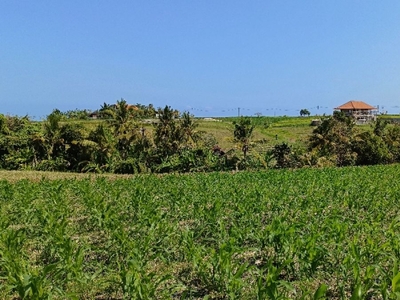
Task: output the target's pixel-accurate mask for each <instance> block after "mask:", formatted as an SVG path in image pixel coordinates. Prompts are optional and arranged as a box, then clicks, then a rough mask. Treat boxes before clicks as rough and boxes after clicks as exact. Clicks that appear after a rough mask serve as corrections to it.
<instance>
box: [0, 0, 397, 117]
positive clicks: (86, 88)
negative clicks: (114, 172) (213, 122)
mask: <svg viewBox="0 0 400 300" xmlns="http://www.w3.org/2000/svg"><path fill="white" fill-rule="evenodd" d="M121 98H124V99H125V100H127V101H128V103H131V104H135V103H140V104H145V105H148V104H150V103H152V104H153V105H154V106H156V107H163V106H165V105H170V106H172V107H173V108H176V109H178V110H188V111H189V112H191V113H193V114H194V115H195V116H206V115H207V116H225V115H237V111H238V108H239V107H240V108H241V113H242V114H244V115H254V113H257V112H260V113H262V114H263V115H274V114H275V115H285V114H286V115H298V113H299V112H298V111H299V110H300V109H302V108H307V109H309V110H310V111H311V113H312V114H317V113H319V114H321V113H329V114H330V113H332V109H333V108H334V107H336V106H339V105H341V104H343V103H345V102H347V101H349V100H363V101H365V102H367V103H368V104H371V105H374V106H377V105H379V106H380V108H381V110H382V107H383V110H387V111H388V112H390V113H400V1H399V0H382V1H377V0H263V1H251V0H249V1H243V0H242V1H235V0H229V1H228V0H223V1H222V0H207V1H205V0H199V1H195V0H193V1H192V0H180V1H175V0H171V1H161V0H159V1H152V0H143V1H135V0H126V1H125V0H124V1H118V0H115V1H111V0H109V1H105V0H96V1H90V0H87V1H82V0H68V1H57V0H48V1H44V0H35V1H32V0H18V1H17V0H1V1H0V113H3V114H12V115H25V114H28V115H30V116H32V117H35V118H42V117H44V116H45V115H47V114H49V113H50V112H51V111H52V110H53V109H54V108H58V109H60V110H62V111H66V110H73V109H76V108H78V109H91V110H95V109H97V108H99V107H100V105H101V104H103V103H104V102H106V103H108V104H111V103H115V102H116V100H118V99H121Z"/></svg>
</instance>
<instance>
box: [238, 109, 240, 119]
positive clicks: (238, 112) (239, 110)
mask: <svg viewBox="0 0 400 300" xmlns="http://www.w3.org/2000/svg"><path fill="white" fill-rule="evenodd" d="M238 117H240V107H238Z"/></svg>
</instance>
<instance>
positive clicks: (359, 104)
mask: <svg viewBox="0 0 400 300" xmlns="http://www.w3.org/2000/svg"><path fill="white" fill-rule="evenodd" d="M335 109H341V110H350V109H351V110H353V109H369V110H372V109H376V107H373V106H371V105H369V104H367V103H365V102H363V101H354V100H352V101H349V102H346V103H345V104H343V105H340V106H339V107H336V108H335Z"/></svg>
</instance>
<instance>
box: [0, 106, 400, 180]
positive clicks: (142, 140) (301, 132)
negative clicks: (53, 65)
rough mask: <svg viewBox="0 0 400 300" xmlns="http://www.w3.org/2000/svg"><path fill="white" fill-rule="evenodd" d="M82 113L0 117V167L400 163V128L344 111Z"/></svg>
mask: <svg viewBox="0 0 400 300" xmlns="http://www.w3.org/2000/svg"><path fill="white" fill-rule="evenodd" d="M80 115H81V114H80V113H79V114H78V112H76V111H74V113H72V112H68V113H62V112H60V111H58V110H54V111H53V112H52V113H51V114H50V115H49V116H48V117H47V119H46V120H45V121H43V122H31V121H30V120H29V118H27V117H23V118H18V117H10V116H3V115H0V169H6V170H39V171H61V172H90V173H115V174H137V173H170V172H181V173H183V172H199V171H201V172H212V171H233V170H234V171H237V170H261V169H270V168H301V167H324V166H352V165H373V164H390V163H396V162H400V150H399V148H400V146H399V145H400V125H398V124H389V122H388V121H387V119H378V121H377V122H375V123H374V124H371V125H367V126H356V125H355V122H354V120H353V119H350V118H348V117H346V116H344V115H341V114H340V113H335V114H334V115H333V116H328V117H322V120H318V122H314V121H315V120H313V119H312V118H311V117H307V115H308V114H307V112H305V111H303V112H302V115H303V116H301V117H295V118H293V117H276V118H272V117H261V116H257V117H239V118H223V119H208V120H207V119H204V120H199V119H195V118H194V117H193V116H191V115H190V114H189V113H187V112H184V113H182V114H180V113H179V112H178V111H176V110H174V109H172V108H171V107H169V106H166V107H165V108H164V109H161V108H159V109H157V110H155V109H154V107H153V106H151V105H149V106H143V105H139V104H137V105H135V106H133V105H128V104H127V103H126V101H125V100H123V99H121V100H120V101H117V104H115V105H108V104H106V103H104V104H103V105H102V106H101V109H100V110H98V111H97V112H96V118H97V119H95V120H82V118H81V117H78V116H80ZM73 116H75V118H73ZM312 123H313V124H314V123H317V124H318V126H311V124H312Z"/></svg>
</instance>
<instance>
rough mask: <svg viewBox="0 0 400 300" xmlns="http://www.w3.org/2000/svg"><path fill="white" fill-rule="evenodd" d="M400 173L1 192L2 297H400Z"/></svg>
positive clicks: (306, 172) (58, 185) (57, 183)
mask: <svg viewBox="0 0 400 300" xmlns="http://www.w3.org/2000/svg"><path fill="white" fill-rule="evenodd" d="M399 185H400V172H399V171H398V166H397V165H392V166H374V167H363V168H361V167H355V168H341V169H330V168H327V169H323V170H322V169H300V170H295V171H290V170H281V171H268V172H241V173H235V174H233V173H209V174H190V175H166V176H162V177H157V176H153V175H146V176H137V177H134V178H133V179H121V180H113V181H111V180H107V179H104V178H103V179H101V178H100V179H96V180H91V179H85V180H76V179H65V180H54V181H50V180H42V181H40V182H37V183H33V182H30V181H27V180H21V181H19V182H16V183H9V182H7V181H5V180H3V181H0V203H1V206H0V297H1V298H6V299H7V298H8V299H9V298H12V297H19V298H25V299H48V298H53V299H65V298H68V299H120V298H125V299H203V298H208V299H319V298H321V299H322V298H329V299H349V298H352V299H366V298H370V299H372V298H373V299H396V296H397V295H398V293H399V291H400V275H399V266H398V262H399V258H400V231H399V226H400V219H399V217H398V215H399V205H398V199H400V187H399Z"/></svg>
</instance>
